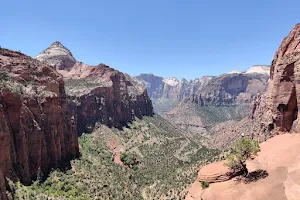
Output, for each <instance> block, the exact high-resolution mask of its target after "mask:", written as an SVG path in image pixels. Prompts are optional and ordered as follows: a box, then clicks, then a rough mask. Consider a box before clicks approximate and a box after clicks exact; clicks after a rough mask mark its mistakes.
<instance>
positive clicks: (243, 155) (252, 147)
mask: <svg viewBox="0 0 300 200" xmlns="http://www.w3.org/2000/svg"><path fill="white" fill-rule="evenodd" d="M259 151H260V147H259V143H258V141H255V140H252V139H250V138H242V139H240V140H238V141H237V142H236V143H235V145H234V146H233V147H232V148H231V151H230V154H229V155H228V156H227V163H226V166H228V167H230V168H231V169H233V170H235V171H239V170H242V171H243V172H244V173H245V176H247V175H248V169H247V166H246V160H247V159H249V158H253V157H254V156H256V155H257V153H258V152H259Z"/></svg>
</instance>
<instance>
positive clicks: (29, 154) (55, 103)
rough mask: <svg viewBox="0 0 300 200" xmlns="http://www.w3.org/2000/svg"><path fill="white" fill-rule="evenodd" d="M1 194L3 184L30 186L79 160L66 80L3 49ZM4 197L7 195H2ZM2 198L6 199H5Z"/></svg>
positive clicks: (0, 61)
mask: <svg viewBox="0 0 300 200" xmlns="http://www.w3.org/2000/svg"><path fill="white" fill-rule="evenodd" d="M0 76H1V78H0V138H1V139H0V171H1V173H0V191H1V192H2V194H3V187H2V186H3V178H2V174H3V176H5V177H8V178H10V179H12V180H20V181H21V182H22V183H24V184H29V183H30V182H31V180H33V179H35V178H36V176H37V173H38V171H39V170H41V171H43V172H48V171H49V170H50V169H51V168H52V167H56V166H57V165H58V164H59V163H60V162H61V161H64V160H68V159H70V158H72V157H76V156H78V155H79V148H78V140H77V128H76V121H75V120H74V119H75V118H76V113H75V112H73V110H72V109H71V106H70V104H68V102H67V97H66V94H65V89H64V81H63V78H62V76H61V75H60V74H59V73H57V72H56V71H55V69H53V68H52V67H51V66H49V65H47V64H45V63H41V62H39V61H37V60H35V59H32V58H31V57H29V56H26V55H24V54H21V53H18V52H14V51H10V50H7V49H3V48H1V49H0ZM2 196H3V195H2ZM2 198H3V197H2Z"/></svg>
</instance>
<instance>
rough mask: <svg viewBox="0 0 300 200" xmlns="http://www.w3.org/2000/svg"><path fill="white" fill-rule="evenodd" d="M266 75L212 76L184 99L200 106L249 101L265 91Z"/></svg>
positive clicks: (234, 74)
mask: <svg viewBox="0 0 300 200" xmlns="http://www.w3.org/2000/svg"><path fill="white" fill-rule="evenodd" d="M267 80H268V76H267V75H263V74H257V73H249V74H244V73H231V74H223V75H220V76H217V77H214V78H212V79H211V80H210V81H209V82H208V83H207V84H206V86H205V87H201V88H200V89H199V90H198V91H197V92H196V93H195V94H194V95H192V96H191V97H190V98H188V99H187V100H186V101H191V102H193V103H196V104H198V105H201V106H207V105H213V106H228V105H234V104H241V103H248V104H249V103H250V102H251V100H252V99H253V96H254V95H256V94H257V93H261V92H264V91H265V88H266V83H267Z"/></svg>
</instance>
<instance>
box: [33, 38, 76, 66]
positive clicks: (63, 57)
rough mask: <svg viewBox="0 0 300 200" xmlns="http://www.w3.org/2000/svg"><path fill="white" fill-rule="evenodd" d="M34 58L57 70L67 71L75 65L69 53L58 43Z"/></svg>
mask: <svg viewBox="0 0 300 200" xmlns="http://www.w3.org/2000/svg"><path fill="white" fill-rule="evenodd" d="M35 58H36V59H37V60H40V61H44V62H46V63H48V64H49V65H52V66H54V67H55V68H56V69H57V70H68V69H70V68H72V67H73V66H74V64H75V63H76V59H75V58H74V57H73V55H72V53H71V51H70V50H69V49H67V48H66V47H65V46H64V45H62V43H61V42H59V41H55V42H53V43H52V44H51V45H50V46H49V47H48V48H47V49H45V50H44V51H42V52H41V53H40V54H39V55H37V56H36V57H35Z"/></svg>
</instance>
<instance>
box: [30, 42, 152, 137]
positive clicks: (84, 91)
mask: <svg viewBox="0 0 300 200" xmlns="http://www.w3.org/2000/svg"><path fill="white" fill-rule="evenodd" d="M36 59H38V60H41V61H44V62H46V63H50V64H51V63H52V65H53V66H54V67H55V68H56V69H57V71H58V72H59V73H61V74H62V75H63V77H64V79H65V82H66V92H67V95H68V96H69V97H70V99H71V100H72V102H74V105H75V106H73V109H72V110H75V111H76V113H77V127H78V133H79V134H81V133H83V132H91V131H92V129H93V128H94V126H95V125H96V124H97V123H102V124H106V125H108V126H115V127H121V126H123V125H125V124H126V123H127V122H130V121H132V120H134V117H139V118H141V117H142V116H144V115H152V114H153V108H152V102H151V100H150V98H149V96H148V93H147V90H146V89H145V88H144V87H143V86H142V85H141V84H138V83H137V82H135V81H134V80H133V79H132V78H131V77H130V76H129V75H127V74H124V73H121V72H119V71H117V70H114V69H113V68H110V67H108V66H107V65H104V64H100V65H97V66H89V65H87V64H84V63H82V62H76V63H75V64H74V63H73V64H72V63H71V62H68V63H69V65H68V67H58V65H61V63H62V62H60V60H61V61H66V60H75V58H73V56H72V54H71V52H70V51H69V50H67V49H66V48H65V47H64V46H63V45H62V44H61V43H59V42H55V43H53V44H52V45H51V46H50V47H49V48H47V50H46V52H45V51H43V52H42V53H41V54H39V55H38V56H36ZM57 63H58V64H57ZM64 63H65V62H64ZM71 64H72V66H71Z"/></svg>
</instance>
